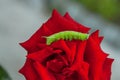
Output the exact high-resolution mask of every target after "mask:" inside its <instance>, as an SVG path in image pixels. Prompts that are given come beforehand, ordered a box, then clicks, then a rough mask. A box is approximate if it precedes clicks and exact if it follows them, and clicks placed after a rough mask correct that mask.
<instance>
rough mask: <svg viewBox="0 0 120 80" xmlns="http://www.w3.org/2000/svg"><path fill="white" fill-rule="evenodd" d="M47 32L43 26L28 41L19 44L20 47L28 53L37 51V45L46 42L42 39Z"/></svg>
mask: <svg viewBox="0 0 120 80" xmlns="http://www.w3.org/2000/svg"><path fill="white" fill-rule="evenodd" d="M49 33H51V32H49V31H48V29H47V27H46V26H45V25H44V24H43V25H42V27H41V28H40V29H38V31H36V32H35V33H34V34H33V36H32V37H30V39H28V40H27V41H25V42H23V43H20V45H21V46H22V47H23V48H25V49H26V50H27V51H28V53H32V52H35V51H38V50H39V48H38V47H37V45H38V43H44V44H45V42H46V39H45V38H44V36H45V35H48V34H49Z"/></svg>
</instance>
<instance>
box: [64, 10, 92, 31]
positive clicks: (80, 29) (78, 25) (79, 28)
mask: <svg viewBox="0 0 120 80" xmlns="http://www.w3.org/2000/svg"><path fill="white" fill-rule="evenodd" d="M64 17H65V18H66V19H67V20H69V21H70V22H71V23H74V24H75V25H76V27H77V31H79V32H83V33H88V31H89V30H90V28H88V27H85V26H83V25H82V24H80V23H78V22H76V21H75V20H74V19H72V17H71V16H70V15H69V13H68V12H67V13H66V14H65V15H64Z"/></svg>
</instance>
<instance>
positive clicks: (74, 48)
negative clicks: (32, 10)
mask: <svg viewBox="0 0 120 80" xmlns="http://www.w3.org/2000/svg"><path fill="white" fill-rule="evenodd" d="M89 29H90V28H87V27H85V26H83V25H81V24H79V23H77V22H76V21H74V20H73V19H72V18H71V17H70V16H69V14H68V13H66V14H65V15H64V16H61V15H60V14H59V13H58V12H57V11H56V10H54V11H53V14H52V17H51V18H50V19H49V20H48V21H47V22H46V23H44V24H43V25H42V27H41V28H40V29H39V30H38V31H37V32H36V33H35V34H34V35H33V36H32V37H31V38H30V39H29V40H27V41H26V42H24V43H21V44H20V45H21V46H22V47H24V48H25V49H26V50H27V52H28V54H27V60H26V63H25V65H24V66H23V68H22V69H21V70H20V73H22V74H23V75H24V76H25V78H26V80H110V76H111V64H112V62H113V59H110V58H107V56H108V54H106V53H105V52H103V51H102V49H101V47H100V43H101V41H102V39H103V37H99V36H98V35H99V34H98V30H97V31H95V32H94V33H92V34H91V35H90V36H89V38H88V39H87V40H84V41H81V40H72V41H69V40H62V39H61V40H58V41H55V42H53V43H52V44H51V45H46V38H44V37H43V36H49V35H52V34H54V33H58V32H60V31H77V32H82V33H88V31H89Z"/></svg>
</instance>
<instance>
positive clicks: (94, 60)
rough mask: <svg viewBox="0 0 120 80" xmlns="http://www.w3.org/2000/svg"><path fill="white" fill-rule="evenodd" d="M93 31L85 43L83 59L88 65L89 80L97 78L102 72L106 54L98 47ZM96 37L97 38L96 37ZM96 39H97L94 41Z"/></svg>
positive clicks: (95, 34)
mask: <svg viewBox="0 0 120 80" xmlns="http://www.w3.org/2000/svg"><path fill="white" fill-rule="evenodd" d="M97 35H98V34H97V33H96V32H95V33H93V34H92V35H91V36H90V37H89V39H88V41H87V44H86V49H85V55H84V59H85V61H86V62H87V63H89V65H90V71H89V78H90V80H99V78H100V74H101V72H102V66H103V64H104V61H105V59H106V57H107V55H108V54H105V53H104V52H103V51H102V49H101V48H100V44H99V43H98V42H99V37H97ZM97 38H98V39H97ZM96 40H97V41H96Z"/></svg>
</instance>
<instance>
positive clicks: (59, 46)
mask: <svg viewBox="0 0 120 80" xmlns="http://www.w3.org/2000/svg"><path fill="white" fill-rule="evenodd" d="M51 47H52V48H53V49H61V50H62V51H65V57H66V60H67V61H68V63H70V62H71V54H72V52H71V50H70V49H69V47H68V46H67V44H66V43H65V41H64V40H58V41H56V42H54V43H53V44H52V45H51Z"/></svg>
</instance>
